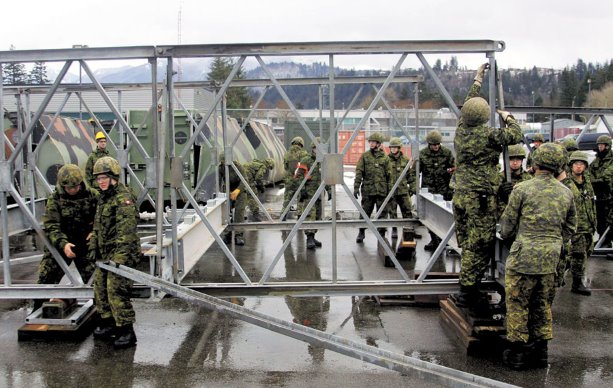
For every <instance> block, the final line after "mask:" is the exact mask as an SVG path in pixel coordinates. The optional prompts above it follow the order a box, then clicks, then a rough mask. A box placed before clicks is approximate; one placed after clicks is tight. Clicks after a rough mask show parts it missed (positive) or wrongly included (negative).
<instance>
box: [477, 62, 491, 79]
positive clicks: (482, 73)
mask: <svg viewBox="0 0 613 388" xmlns="http://www.w3.org/2000/svg"><path fill="white" fill-rule="evenodd" d="M489 68H490V64H489V63H484V64H483V65H481V66H479V69H478V70H477V75H476V76H475V81H477V82H479V83H483V76H485V69H489Z"/></svg>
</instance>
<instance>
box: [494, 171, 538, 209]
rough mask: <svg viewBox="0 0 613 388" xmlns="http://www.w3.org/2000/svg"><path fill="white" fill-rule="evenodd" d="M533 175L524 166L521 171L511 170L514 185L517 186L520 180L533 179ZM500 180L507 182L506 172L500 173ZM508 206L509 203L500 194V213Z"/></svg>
mask: <svg viewBox="0 0 613 388" xmlns="http://www.w3.org/2000/svg"><path fill="white" fill-rule="evenodd" d="M532 177H533V175H532V174H530V173H529V172H528V171H524V169H523V168H520V169H519V171H517V172H515V171H511V183H512V184H513V187H515V185H517V184H518V183H519V182H523V181H527V180H528V179H532ZM499 178H500V182H505V181H506V179H507V177H506V176H505V173H504V172H501V173H500V177H499ZM505 207H507V203H506V202H504V201H503V200H502V199H501V198H500V196H499V197H498V214H499V215H500V214H502V212H503V211H504V208H505Z"/></svg>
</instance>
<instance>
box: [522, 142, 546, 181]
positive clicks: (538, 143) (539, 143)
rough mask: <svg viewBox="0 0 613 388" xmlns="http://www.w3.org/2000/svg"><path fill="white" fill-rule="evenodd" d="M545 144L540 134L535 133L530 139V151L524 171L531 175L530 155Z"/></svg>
mask: <svg viewBox="0 0 613 388" xmlns="http://www.w3.org/2000/svg"><path fill="white" fill-rule="evenodd" d="M544 142H545V137H544V136H543V135H542V134H540V133H535V134H534V137H532V145H533V146H532V148H531V149H530V153H529V154H528V160H526V170H527V171H528V172H529V173H530V174H533V173H534V171H532V153H533V152H534V151H536V150H537V149H538V148H539V147H540V146H541V145H542V144H543V143H544Z"/></svg>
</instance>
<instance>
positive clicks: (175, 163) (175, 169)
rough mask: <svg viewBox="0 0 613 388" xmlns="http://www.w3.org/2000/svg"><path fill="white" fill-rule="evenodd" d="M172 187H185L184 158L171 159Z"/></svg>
mask: <svg viewBox="0 0 613 388" xmlns="http://www.w3.org/2000/svg"><path fill="white" fill-rule="evenodd" d="M170 187H173V188H175V189H178V188H180V187H183V158H182V157H180V156H175V157H173V158H171V159H170Z"/></svg>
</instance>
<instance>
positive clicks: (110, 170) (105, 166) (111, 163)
mask: <svg viewBox="0 0 613 388" xmlns="http://www.w3.org/2000/svg"><path fill="white" fill-rule="evenodd" d="M120 173H121V166H120V165H119V162H118V161H117V159H115V158H112V157H110V156H103V157H101V158H100V159H98V160H97V161H96V164H94V171H93V175H94V176H98V175H100V174H106V175H108V176H110V177H111V178H115V179H117V178H119V174H120Z"/></svg>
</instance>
